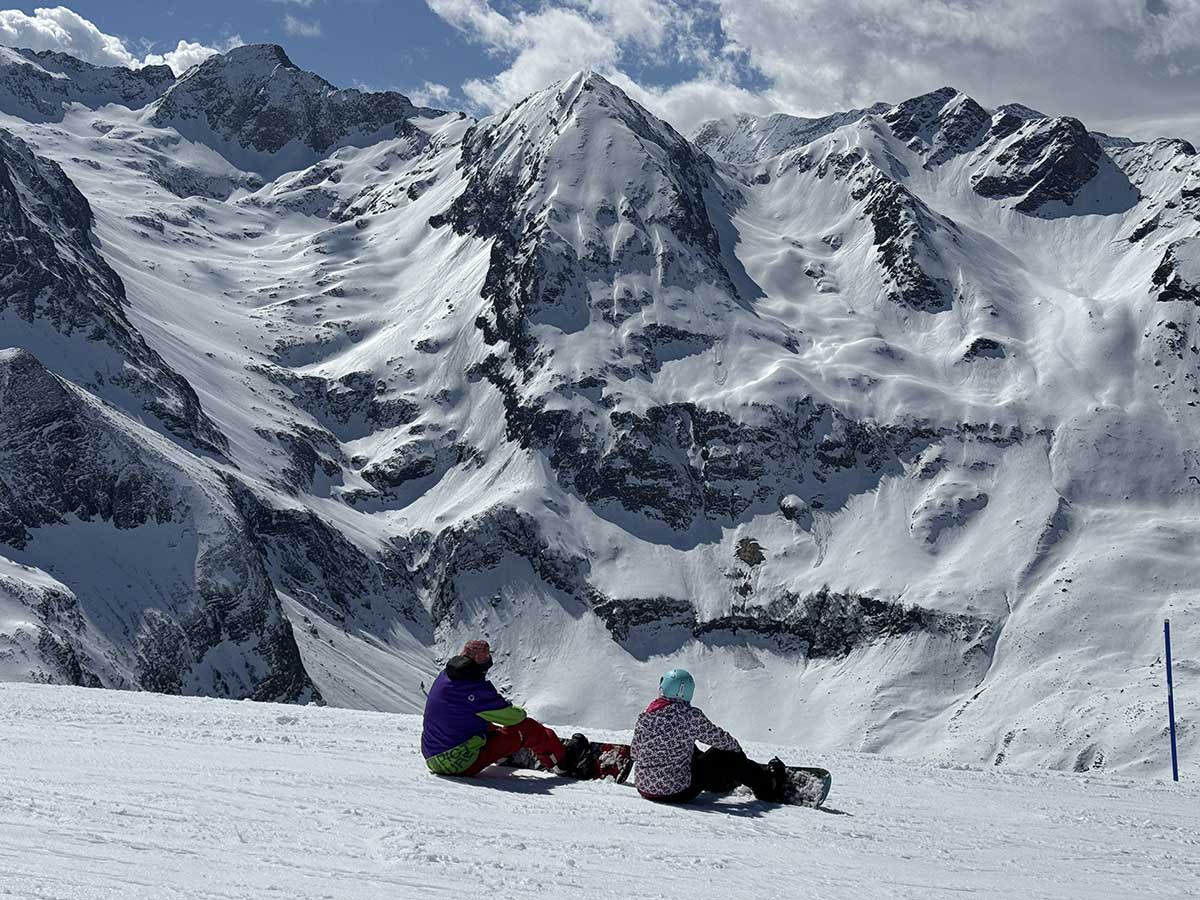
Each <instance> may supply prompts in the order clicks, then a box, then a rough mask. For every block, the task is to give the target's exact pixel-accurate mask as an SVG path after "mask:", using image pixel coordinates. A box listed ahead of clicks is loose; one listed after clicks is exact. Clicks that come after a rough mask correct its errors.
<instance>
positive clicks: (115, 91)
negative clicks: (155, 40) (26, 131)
mask: <svg viewBox="0 0 1200 900" xmlns="http://www.w3.org/2000/svg"><path fill="white" fill-rule="evenodd" d="M174 81H175V75H174V73H173V72H172V71H171V69H170V68H169V67H168V66H146V67H145V68H141V69H128V68H125V67H124V66H94V65H92V64H91V63H86V62H83V61H82V60H79V59H76V58H75V57H73V56H68V55H67V54H65V53H56V52H53V51H50V50H43V51H40V52H34V51H33V50H20V49H15V48H10V47H0V112H4V113H7V114H9V115H14V116H17V117H19V118H21V119H25V120H27V121H32V122H46V121H58V120H60V119H62V117H63V114H64V111H65V107H66V104H68V103H80V104H83V105H84V106H88V107H92V108H96V107H99V106H104V105H106V104H109V103H116V104H120V105H121V106H127V107H129V108H130V109H140V108H142V107H144V106H145V105H146V104H148V103H150V102H152V101H153V100H155V99H157V98H158V97H159V96H160V95H161V94H162V93H163V91H165V90H166V89H167V88H168V87H170V85H171V84H172V83H174Z"/></svg>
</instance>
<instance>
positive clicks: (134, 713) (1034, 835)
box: [0, 684, 1200, 900]
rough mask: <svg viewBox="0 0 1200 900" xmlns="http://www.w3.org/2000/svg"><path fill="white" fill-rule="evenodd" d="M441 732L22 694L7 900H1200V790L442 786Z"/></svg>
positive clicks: (511, 775)
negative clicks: (789, 791)
mask: <svg viewBox="0 0 1200 900" xmlns="http://www.w3.org/2000/svg"><path fill="white" fill-rule="evenodd" d="M419 733H420V719H419V718H418V717H415V716H405V715H387V714H382V713H370V712H359V711H351V710H340V709H336V710H335V709H323V708H315V707H300V708H298V707H294V706H280V705H274V704H256V703H251V702H241V703H238V702H230V701H220V700H205V699H181V698H174V697H165V696H161V695H154V694H137V693H123V692H109V691H99V690H85V689H79V688H64V687H49V686H39V685H15V684H0V758H3V760H4V761H5V777H4V779H3V780H2V781H0V897H14V898H22V900H68V898H69V900H116V898H120V900H136V898H154V900H174V898H187V900H217V898H221V900H225V898H230V900H233V898H237V900H243V898H270V897H286V898H288V900H308V898H313V900H317V898H338V900H342V898H346V900H360V898H362V900H365V898H406V897H414V898H415V897H421V898H425V897H462V896H465V895H468V894H478V893H483V894H486V895H487V896H488V897H492V898H505V897H513V898H527V897H535V896H536V897H547V898H555V897H567V896H570V897H638V898H646V900H653V898H689V900H694V898H703V897H721V898H730V897H766V896H801V897H815V898H824V900H838V898H928V897H943V896H946V897H949V896H954V897H963V896H967V897H973V898H984V897H1021V898H1027V900H1035V898H1090V900H1096V898H1120V900H1126V898H1130V897H1139V898H1150V897H1170V898H1182V897H1188V896H1195V886H1196V884H1197V883H1200V789H1197V788H1196V786H1194V785H1189V784H1183V785H1171V784H1167V783H1162V782H1150V783H1134V782H1132V781H1127V780H1124V779H1119V778H1114V777H1111V776H1091V775H1079V776H1075V775H1065V774H1057V773H1038V774H1032V773H1025V774H1018V773H1013V772H1000V771H995V770H982V771H980V770H972V769H952V768H939V767H936V766H931V765H913V764H910V763H902V762H900V761H897V760H890V759H887V758H883V757H877V756H871V755H864V754H853V753H819V754H808V753H805V752H804V751H802V750H798V749H796V748H785V747H770V746H767V745H749V746H748V750H749V751H750V752H751V753H752V754H754V755H756V756H759V757H765V756H766V755H768V754H770V753H774V752H778V753H779V754H780V755H781V756H783V758H784V759H785V760H789V761H792V762H806V763H815V764H819V765H824V766H827V767H829V768H830V769H831V770H832V771H833V772H834V789H833V793H832V794H831V796H830V799H829V804H830V809H829V810H828V811H814V810H809V809H802V808H795V807H776V806H769V805H766V804H760V803H758V802H756V801H754V800H753V799H752V798H749V797H748V796H734V797H728V798H722V799H719V800H713V801H710V802H705V803H698V804H695V805H692V806H689V807H682V808H674V807H665V806H658V805H655V804H652V803H649V802H648V801H645V800H643V799H641V798H640V797H639V796H638V794H637V793H636V791H635V790H634V788H633V787H632V786H631V785H616V784H613V783H611V782H609V783H581V782H572V781H568V780H564V779H558V778H554V777H551V776H548V775H544V774H540V773H532V772H520V773H517V772H511V771H507V770H501V769H494V770H492V771H491V772H490V773H488V774H487V775H486V776H485V777H481V778H476V779H471V780H461V781H460V780H453V779H444V778H439V777H437V776H433V775H431V774H429V773H428V772H427V771H426V770H425V767H424V765H423V763H422V761H421V758H420V754H419V752H418V747H417V745H418V741H419Z"/></svg>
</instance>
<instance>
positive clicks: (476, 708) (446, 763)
mask: <svg viewBox="0 0 1200 900" xmlns="http://www.w3.org/2000/svg"><path fill="white" fill-rule="evenodd" d="M491 665H492V651H491V648H490V647H489V646H488V642H487V641H478V640H476V641H467V643H466V645H465V646H464V647H463V649H462V653H461V654H460V655H458V656H454V657H451V658H450V661H449V662H447V663H446V668H445V670H444V671H443V672H442V673H441V674H440V675H438V677H437V678H436V679H435V680H434V682H433V686H432V687H431V688H430V689H429V696H428V698H427V699H426V701H425V720H424V727H423V728H422V730H421V755H422V756H424V757H425V764H426V765H428V766H429V769H430V771H432V772H436V773H437V774H439V775H477V774H478V773H479V772H481V771H482V770H483V769H485V768H487V767H488V766H490V765H491V764H492V763H494V762H497V761H498V760H501V759H504V757H506V756H511V755H512V754H513V753H515V752H516V751H517V750H520V749H521V748H522V747H527V748H528V749H529V750H531V751H532V752H533V755H534V756H536V757H537V758H538V761H539V762H541V763H542V765H544V766H545V767H546V768H547V769H553V770H554V771H556V772H559V773H560V774H561V773H564V772H571V771H573V769H574V766H575V764H576V763H577V762H578V760H577V759H575V757H576V756H578V754H579V752H580V750H581V747H580V744H581V743H582V744H583V745H586V743H587V740H586V738H584V737H583V736H582V735H579V736H577V738H573V739H572V741H571V742H570V744H571V746H570V747H567V746H564V745H563V742H562V741H561V740H559V737H558V735H557V734H555V733H554V732H553V731H551V730H550V729H549V728H547V727H546V726H545V725H543V724H542V723H540V722H538V721H536V720H534V719H531V718H530V717H529V716H527V715H526V714H525V710H523V709H521V707H519V706H513V705H512V704H511V703H509V702H508V701H507V700H505V699H504V697H502V696H501V695H500V692H499V691H497V690H496V688H495V687H494V686H493V685H492V683H491V682H490V681H488V680H487V671H488V669H489V668H491Z"/></svg>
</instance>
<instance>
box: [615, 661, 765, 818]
mask: <svg viewBox="0 0 1200 900" xmlns="http://www.w3.org/2000/svg"><path fill="white" fill-rule="evenodd" d="M695 690H696V682H695V680H694V679H693V678H692V676H691V675H690V674H689V673H688V672H687V671H686V670H684V669H672V670H671V671H670V672H668V673H667V674H666V675H664V676H663V677H662V678H661V679H660V680H659V683H658V693H659V696H658V699H656V700H655V701H654V702H652V703H651V704H650V705H649V706H648V707H646V711H645V712H643V713H642V714H641V715H640V716H638V720H637V725H636V727H635V728H634V730H633V758H634V760H635V761H636V762H637V768H636V769H635V770H634V771H635V773H636V774H635V776H634V781H635V783H636V784H637V789H638V792H639V793H640V794H641V795H642V796H643V797H645V798H646V799H648V800H656V801H658V802H660V803H687V802H688V801H690V800H694V799H695V798H696V796H697V795H698V794H699V793H700V792H701V791H714V792H716V793H722V794H724V793H728V792H729V791H732V790H733V789H734V788H735V787H737V786H738V785H745V786H746V787H748V788H750V790H752V791H753V792H754V796H755V797H757V798H758V799H759V800H768V801H777V800H780V799H781V798H782V796H783V791H784V787H785V784H786V780H787V770H786V769H785V768H784V765H783V763H782V762H781V761H780V760H779V759H778V758H775V759H772V760H771V761H770V762H769V763H767V764H766V765H763V764H762V763H757V762H754V761H753V760H751V759H748V758H747V757H746V754H745V753H743V752H742V748H741V746H740V745H739V744H738V742H737V741H736V740H735V739H734V738H733V736H732V735H730V734H729V732H727V731H725V730H723V729H721V728H718V727H717V726H716V725H714V724H713V723H712V722H710V721H709V719H708V716H706V715H704V713H703V712H702V711H701V710H700V708H699V707H696V706H692V695H693V694H694V693H695ZM697 741H700V742H701V743H703V744H707V745H708V747H709V749H707V750H705V751H703V752H701V751H700V750H699V749H698V748H697V747H696V742H697Z"/></svg>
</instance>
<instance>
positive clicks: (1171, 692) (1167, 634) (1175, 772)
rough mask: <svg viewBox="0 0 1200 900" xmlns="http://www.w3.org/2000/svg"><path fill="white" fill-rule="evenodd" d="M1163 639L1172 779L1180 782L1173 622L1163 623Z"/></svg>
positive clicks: (1166, 621) (1167, 620)
mask: <svg viewBox="0 0 1200 900" xmlns="http://www.w3.org/2000/svg"><path fill="white" fill-rule="evenodd" d="M1163 638H1164V639H1165V640H1166V642H1167V717H1168V718H1169V719H1170V720H1171V777H1172V778H1173V779H1174V780H1175V781H1178V780H1179V751H1178V750H1177V749H1176V747H1175V685H1174V683H1173V682H1172V680H1171V620H1170V619H1166V620H1165V621H1164V622H1163Z"/></svg>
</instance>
